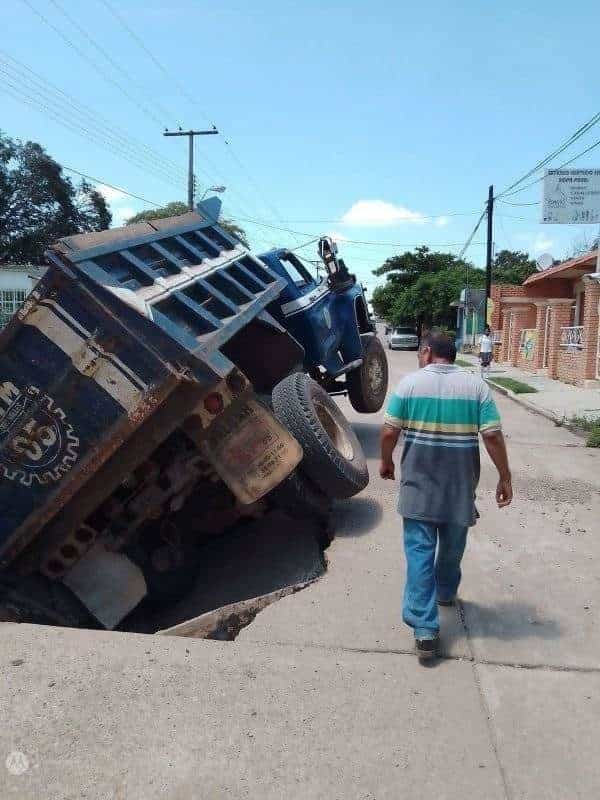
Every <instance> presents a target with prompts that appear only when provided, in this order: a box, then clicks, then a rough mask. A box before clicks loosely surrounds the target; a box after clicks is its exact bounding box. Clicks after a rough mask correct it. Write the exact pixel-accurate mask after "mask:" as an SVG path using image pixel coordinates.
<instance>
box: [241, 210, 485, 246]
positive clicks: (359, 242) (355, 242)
mask: <svg viewBox="0 0 600 800" xmlns="http://www.w3.org/2000/svg"><path fill="white" fill-rule="evenodd" d="M483 216H485V212H484V214H483ZM482 219H483V217H482ZM235 221H236V222H249V223H250V224H253V225H258V226H260V227H262V228H269V229H271V230H275V231H283V232H284V233H295V234H296V235H297V236H305V237H307V238H309V239H311V241H317V240H318V239H320V238H321V235H319V234H316V233H314V232H311V233H308V232H307V231H296V230H292V229H291V228H282V227H280V226H278V225H272V224H270V223H268V222H264V221H263V220H257V219H252V218H249V217H236V218H235ZM477 227H479V226H477ZM474 235H475V231H474V232H473V236H474ZM471 238H472V237H471ZM470 243H471V242H470V241H469V244H470ZM304 244H306V243H304ZM304 244H303V245H302V246H304ZM339 244H341V245H344V246H345V245H358V246H361V247H418V246H419V245H422V244H423V241H420V242H389V241H383V242H381V241H365V240H361V239H346V238H344V239H340V240H339ZM461 244H462V241H460V242H436V243H435V247H458V246H459V245H461ZM476 244H478V245H479V244H483V243H482V242H476Z"/></svg>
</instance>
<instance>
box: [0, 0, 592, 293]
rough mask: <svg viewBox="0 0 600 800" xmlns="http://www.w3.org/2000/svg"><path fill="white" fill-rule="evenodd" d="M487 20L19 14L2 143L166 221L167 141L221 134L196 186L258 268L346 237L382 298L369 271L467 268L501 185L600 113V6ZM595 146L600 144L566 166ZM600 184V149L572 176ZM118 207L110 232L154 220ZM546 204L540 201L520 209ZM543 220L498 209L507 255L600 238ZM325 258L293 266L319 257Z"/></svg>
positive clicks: (478, 257)
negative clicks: (63, 109) (412, 263)
mask: <svg viewBox="0 0 600 800" xmlns="http://www.w3.org/2000/svg"><path fill="white" fill-rule="evenodd" d="M111 7H112V8H114V9H116V10H117V12H118V14H120V15H121V17H122V19H123V20H124V21H125V22H126V24H127V25H129V26H130V27H131V28H132V29H133V30H134V31H135V33H136V35H137V36H138V37H139V38H140V40H141V42H142V43H143V45H144V47H145V48H146V50H147V51H144V50H143V49H142V48H141V47H140V45H139V44H138V43H136V41H134V39H132V38H131V37H130V35H129V34H128V33H127V31H126V30H125V29H124V28H123V26H122V25H121V24H120V23H119V21H118V20H117V19H116V18H115V16H113V15H112V14H111V12H110V8H111ZM33 9H35V10H37V12H38V13H39V14H42V15H43V16H44V17H45V18H46V19H47V20H48V22H49V23H50V25H52V26H54V27H55V28H56V29H57V30H59V31H61V32H62V34H63V36H66V37H67V38H68V39H69V41H70V42H71V44H70V45H69V44H68V43H66V42H65V41H64V39H63V38H61V36H60V35H59V34H57V32H56V31H55V30H53V29H52V28H51V27H49V26H48V25H47V24H45V23H44V22H43V21H42V20H41V19H40V17H39V15H38V14H36V13H35V12H34V10H33ZM483 9H484V5H483V4H482V3H477V2H473V1H469V2H464V0H463V2H456V3H448V2H439V1H438V0H434V2H429V3H421V4H410V5H408V4H404V3H393V2H382V1H381V0H372V1H371V2H368V3H366V2H357V1H356V0H350V2H345V3H331V2H330V3H326V4H323V3H321V2H316V0H302V2H294V3H292V2H286V0H283V2H277V3H275V2H273V1H272V0H255V2H254V3H247V2H243V1H242V0H235V2H222V3H219V4H214V3H211V4H209V3H205V2H191V0H173V2H161V1H160V0H144V2H141V0H120V2H118V0H88V2H86V3H81V2H77V3H76V2H74V1H73V0H9V2H7V3H6V4H5V5H4V7H3V22H4V31H3V37H2V43H1V45H0V70H1V71H0V88H1V87H2V86H3V87H4V89H5V91H4V92H0V103H1V106H0V108H1V111H2V113H1V116H0V127H1V128H2V129H3V130H4V131H5V132H6V133H8V134H9V135H12V136H15V137H20V138H24V139H25V138H30V139H34V140H37V141H39V142H41V143H42V144H43V145H44V146H45V147H46V148H47V149H48V151H49V152H50V153H51V154H52V155H53V156H54V157H56V158H57V159H58V160H59V161H61V162H62V163H64V164H66V165H68V166H71V167H74V168H76V169H78V170H80V171H82V172H85V173H89V174H90V175H93V176H96V177H98V178H100V179H102V180H103V181H107V182H110V183H113V184H115V185H118V186H122V187H124V188H126V189H127V190H129V191H131V192H133V193H135V194H138V195H140V196H141V197H144V198H147V199H148V200H150V201H152V202H154V203H164V202H167V201H169V200H173V199H185V174H184V173H185V168H186V149H185V148H186V142H185V140H183V139H167V138H164V137H163V136H161V130H162V128H163V127H164V126H168V127H170V128H174V127H176V126H177V125H178V124H181V125H183V126H186V127H189V126H193V127H202V126H206V125H207V124H209V123H211V122H214V123H216V124H217V126H218V127H219V128H220V129H222V131H223V132H224V135H220V136H212V137H206V138H205V139H204V140H201V141H199V142H198V144H197V148H196V151H197V166H198V170H197V174H198V179H199V182H200V186H201V187H202V188H204V187H205V186H207V185H211V184H224V185H226V186H227V191H226V192H225V194H224V195H223V199H224V203H225V209H226V213H227V214H228V215H230V216H232V217H235V218H236V219H238V220H239V221H240V224H242V225H243V226H244V227H246V229H247V230H248V232H249V233H250V236H251V238H252V240H253V241H254V242H255V243H256V245H257V249H266V248H267V247H269V246H271V245H273V244H277V245H280V246H297V245H298V244H300V243H302V242H304V241H307V240H308V239H309V238H310V236H311V235H318V234H320V233H323V232H334V233H336V234H337V235H338V236H339V237H340V247H341V250H342V253H343V255H344V256H345V258H346V261H347V263H348V264H349V265H350V266H351V267H352V268H353V269H354V270H355V271H356V272H357V274H358V275H359V276H360V277H361V279H363V280H364V281H365V282H366V283H367V284H368V285H369V286H371V287H372V286H373V285H374V284H375V282H376V280H375V279H374V278H373V276H372V275H371V270H372V269H373V268H374V267H376V266H378V265H379V264H381V263H382V262H383V261H384V260H385V258H387V257H388V256H390V255H393V254H394V253H397V252H402V251H403V250H404V249H407V248H409V247H411V246H413V245H416V244H419V243H426V244H428V245H430V246H431V247H439V248H440V249H445V250H450V251H453V252H458V250H460V246H461V243H462V242H464V240H465V239H466V238H467V236H468V234H469V232H470V230H471V229H472V227H473V225H474V223H475V221H476V219H477V217H478V215H479V213H480V210H481V208H482V207H483V203H484V201H485V198H486V196H487V187H488V185H489V184H490V183H493V184H494V185H495V186H496V188H497V189H502V188H504V187H505V186H507V185H508V184H510V183H512V181H513V180H515V179H516V178H518V177H520V176H521V175H522V174H523V173H524V172H526V171H527V170H528V169H529V168H530V167H531V166H533V165H534V164H535V163H536V162H537V161H539V160H540V159H541V158H542V157H543V156H545V155H546V153H548V152H550V151H551V150H553V149H554V148H555V147H556V146H557V145H558V144H559V143H560V142H561V141H563V140H564V139H565V138H566V137H567V136H568V135H569V134H570V133H571V132H572V131H573V130H575V129H576V128H577V127H578V126H579V125H580V124H581V123H582V122H584V121H585V120H587V119H588V118H589V117H591V116H592V114H594V113H595V112H596V111H597V110H598V108H599V106H600V99H599V97H598V66H597V51H598V32H599V31H600V9H599V7H598V4H597V2H596V3H595V2H593V1H592V0H583V1H582V2H580V3H578V4H577V6H576V9H575V7H574V6H572V5H571V4H566V3H564V2H560V3H559V2H556V0H551V1H550V2H544V3H541V2H539V0H538V2H537V3H529V4H527V3H524V2H522V0H520V1H519V2H516V1H515V0H510V2H506V1H505V2H501V3H499V4H496V5H495V6H492V5H491V4H485V11H484V10H483ZM63 11H66V14H67V16H65V14H64V13H63ZM77 26H79V27H77ZM86 37H87V38H86ZM101 50H102V51H104V53H105V54H108V56H109V59H110V60H108V59H107V58H106V57H105V55H103V53H102V52H101ZM78 51H79V52H78ZM148 52H149V53H151V54H152V55H154V57H155V59H157V60H158V61H159V62H160V65H161V66H158V65H157V64H156V62H155V61H153V60H152V58H151V57H150V56H149V55H148ZM81 53H83V54H84V55H85V56H86V57H87V59H92V60H93V62H94V63H93V64H92V63H89V61H88V60H85V58H82V56H81ZM11 59H16V61H14V60H11ZM7 64H8V66H7ZM22 65H26V67H28V68H29V69H31V70H34V71H35V72H36V73H38V74H39V75H41V76H42V77H43V79H44V81H48V82H51V83H52V84H53V86H55V87H57V88H59V89H60V90H62V91H63V92H65V93H67V94H68V96H69V97H68V100H65V98H64V96H62V102H63V103H65V102H66V103H67V109H68V112H69V114H70V116H69V117H67V116H66V115H65V114H62V113H61V114H60V116H61V118H63V119H65V118H66V119H67V120H68V123H69V126H70V127H68V128H65V127H63V126H61V125H60V124H59V122H58V121H57V119H56V118H55V116H56V114H57V109H58V108H59V105H60V102H61V100H60V98H59V97H57V96H56V95H55V94H53V93H52V91H51V90H48V87H47V85H46V84H42V83H40V82H39V80H38V79H37V78H33V77H32V76H31V74H30V75H29V78H30V80H29V81H26V80H25V79H24V78H23V71H22V70H23V66H22ZM163 68H164V69H163ZM165 71H166V72H165ZM9 75H10V77H8V76H9ZM172 76H176V77H175V78H174V77H172ZM31 80H35V81H37V83H36V84H35V86H37V92H36V91H35V88H34V89H32V83H31ZM119 87H121V88H119ZM7 92H8V93H7ZM18 98H20V99H18ZM23 99H25V101H26V103H24V102H23ZM74 101H76V104H75V105H74ZM77 104H85V105H86V106H87V107H88V111H86V112H84V114H86V115H87V116H82V113H81V109H80V108H79V106H78V105H77ZM40 109H41V110H40ZM96 115H99V116H100V117H102V120H98V119H97V116H96ZM82 127H83V128H84V129H85V131H84V134H83V136H82V135H81V130H80V128H82ZM117 129H118V130H117ZM115 137H116V138H115ZM132 138H134V139H135V140H136V141H135V142H132ZM598 138H600V125H599V126H597V127H596V128H595V129H593V130H592V131H591V132H590V133H589V134H588V135H587V136H586V137H585V138H582V139H580V140H579V141H578V142H577V143H576V144H575V145H574V146H573V148H571V149H570V150H569V151H567V153H566V154H565V156H564V157H563V158H565V159H566V157H568V156H569V155H571V154H573V155H574V154H575V153H577V152H579V151H580V150H583V149H584V148H585V147H586V146H587V145H588V144H591V143H593V142H594V141H595V140H597V139H598ZM107 140H108V141H107ZM226 141H228V142H229V143H230V144H229V146H228V145H227V144H226V143H225V142H226ZM148 148H152V150H150V149H148ZM559 163H561V162H560V161H558V162H556V164H555V165H556V166H558V164H559ZM599 165H600V147H599V148H598V149H597V150H595V151H594V152H592V153H590V154H589V155H588V156H586V157H584V158H582V159H580V160H579V161H578V162H577V166H596V167H597V166H599ZM105 191H106V194H107V196H108V198H109V199H110V201H111V204H112V209H113V212H114V215H115V220H116V221H118V220H119V219H122V218H123V217H124V216H127V215H128V214H130V213H132V212H135V211H138V210H141V209H144V208H148V207H149V206H148V205H147V204H145V203H143V202H141V201H139V200H135V199H133V198H131V197H127V196H125V195H119V194H118V193H116V192H114V191H112V190H105ZM540 195H541V189H540V185H539V184H538V185H537V186H535V187H532V188H531V189H529V190H527V191H524V192H521V193H520V194H518V195H515V196H513V197H511V198H510V199H511V201H514V202H518V203H534V202H536V201H539V200H540ZM539 213H540V212H539V206H536V205H523V206H508V205H501V204H498V207H497V218H496V225H495V236H494V238H495V244H496V248H497V249H501V248H505V247H509V248H512V249H527V250H529V251H530V252H531V253H532V254H534V255H535V254H539V253H540V252H542V251H550V252H551V253H552V254H553V255H554V256H555V257H562V256H564V255H565V254H567V253H568V252H569V251H570V249H571V246H572V244H573V242H574V241H575V240H581V239H583V238H584V237H585V236H586V235H587V237H588V238H591V237H592V236H593V235H595V233H596V230H595V229H594V228H593V227H590V226H558V225H554V226H547V225H541V224H539V223H538V218H539ZM249 219H252V220H260V222H261V223H263V224H260V225H259V224H255V223H251V222H249V221H248V220H249ZM266 225H270V226H273V227H274V228H289V229H292V230H294V231H299V232H301V233H302V234H304V235H295V236H293V235H291V234H289V233H287V232H285V231H279V230H274V229H272V228H268V227H265V226H266ZM344 237H345V238H346V239H351V240H354V241H360V242H376V243H377V244H353V243H349V242H345V241H344ZM483 241H484V235H483V230H482V231H481V233H480V234H479V235H477V236H476V238H475V241H474V244H473V246H472V247H471V249H470V250H469V253H468V255H469V256H470V257H471V259H472V260H473V261H474V262H475V263H477V264H480V265H481V264H483V260H484V252H485V250H484V247H483V244H482V243H483ZM389 243H391V244H389ZM314 248H315V246H314V245H310V246H309V247H306V248H304V249H303V250H301V251H300V252H301V253H303V254H305V255H306V256H308V257H310V258H314V257H315V249H314Z"/></svg>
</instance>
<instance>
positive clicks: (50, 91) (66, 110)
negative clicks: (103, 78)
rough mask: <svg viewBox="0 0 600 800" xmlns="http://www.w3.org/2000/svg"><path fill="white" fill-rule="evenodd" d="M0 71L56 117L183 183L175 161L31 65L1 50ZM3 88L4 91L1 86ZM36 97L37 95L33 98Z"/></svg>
mask: <svg viewBox="0 0 600 800" xmlns="http://www.w3.org/2000/svg"><path fill="white" fill-rule="evenodd" d="M0 71H1V72H2V74H3V75H4V76H5V77H7V78H9V79H11V80H12V81H13V82H14V83H17V84H18V85H17V86H14V83H13V84H9V85H11V86H12V88H13V89H14V90H15V91H16V92H17V93H19V92H23V93H25V91H27V92H28V95H26V96H27V97H28V98H29V100H32V101H34V100H37V101H38V102H40V104H41V105H44V106H45V107H46V108H48V106H46V103H48V104H50V108H51V111H52V112H53V114H55V115H56V114H59V115H60V117H61V118H62V119H64V120H65V121H68V122H70V123H72V124H74V125H79V126H80V127H82V128H84V129H85V130H86V132H87V133H93V134H94V136H95V137H97V138H98V137H101V138H102V139H103V140H105V141H107V142H108V141H110V143H111V145H113V146H114V147H118V148H119V149H120V150H126V151H127V154H128V156H129V158H132V159H134V160H135V161H136V162H139V161H140V160H143V161H144V162H145V163H147V164H149V165H151V167H152V168H153V169H154V168H158V169H160V170H162V172H163V173H165V174H166V175H168V176H169V177H170V178H172V179H175V180H177V181H180V180H181V179H182V177H183V176H185V172H184V171H183V170H182V169H181V168H180V167H179V166H178V165H177V164H175V163H174V162H171V161H169V160H167V159H165V158H163V157H162V156H161V154H160V153H158V151H156V150H153V149H152V148H151V147H149V146H148V145H146V144H144V143H143V142H141V141H140V140H137V139H135V138H133V137H131V136H129V135H128V134H127V133H126V132H125V131H123V130H122V129H120V128H118V127H116V126H115V125H112V124H111V123H110V122H108V121H107V120H106V119H105V118H104V117H102V116H100V115H99V114H97V113H96V112H94V111H93V110H91V109H90V108H89V106H86V105H84V104H82V103H80V102H78V101H77V100H76V99H75V98H74V97H73V96H72V95H69V94H67V93H66V92H64V91H63V90H62V89H60V88H59V87H57V86H55V85H54V84H52V83H50V82H49V81H47V80H45V79H44V78H43V77H42V76H41V75H39V74H38V73H36V72H35V71H34V70H32V69H30V68H29V67H28V66H27V65H25V64H23V63H22V62H20V61H18V60H17V59H15V58H13V57H12V56H10V55H8V54H7V53H6V52H4V51H1V50H0ZM0 88H2V87H1V86H0ZM32 95H33V96H32Z"/></svg>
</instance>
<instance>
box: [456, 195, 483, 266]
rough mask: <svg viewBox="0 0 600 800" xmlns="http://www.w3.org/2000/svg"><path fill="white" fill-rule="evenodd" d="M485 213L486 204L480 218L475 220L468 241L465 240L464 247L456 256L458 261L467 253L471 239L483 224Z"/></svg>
mask: <svg viewBox="0 0 600 800" xmlns="http://www.w3.org/2000/svg"><path fill="white" fill-rule="evenodd" d="M487 213H488V209H487V204H486V206H485V208H484V209H483V211H482V212H481V216H480V217H479V219H478V220H477V223H476V225H475V227H474V228H473V230H472V231H471V234H470V236H469V238H468V239H467V241H466V242H465V243H464V245H463V247H462V249H461V251H460V253H459V255H458V259H459V260H460V259H461V258H462V257H463V256H464V254H465V253H466V252H467V250H468V248H469V246H470V244H471V242H472V241H473V239H474V238H475V234H476V233H477V231H478V230H479V226H480V225H481V223H482V222H483V218H484V217H485V216H486V215H487Z"/></svg>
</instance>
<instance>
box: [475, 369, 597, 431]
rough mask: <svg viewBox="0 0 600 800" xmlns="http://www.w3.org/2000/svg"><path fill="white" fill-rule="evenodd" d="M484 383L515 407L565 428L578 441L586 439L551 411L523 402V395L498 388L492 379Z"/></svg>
mask: <svg viewBox="0 0 600 800" xmlns="http://www.w3.org/2000/svg"><path fill="white" fill-rule="evenodd" d="M486 383H487V384H488V386H489V387H490V388H491V389H493V390H494V391H495V392H499V394H503V395H504V396H505V397H509V398H510V399H511V400H512V401H513V402H515V403H517V405H520V406H523V408H526V409H527V410H528V411H531V412H532V414H537V415H538V416H540V417H544V418H545V419H547V420H549V421H550V422H552V423H554V425H556V426H557V427H559V428H565V429H566V430H568V431H570V432H571V433H574V434H575V436H578V437H579V438H580V439H586V438H587V433H586V432H585V431H584V430H583V428H579V427H578V426H577V425H574V424H573V423H572V422H568V421H567V420H566V419H565V418H564V417H559V416H558V415H557V414H554V413H553V412H552V411H548V410H547V409H545V408H540V406H537V405H535V403H532V402H531V401H529V400H525V398H524V397H523V395H520V394H517V393H516V392H513V391H512V389H507V388H506V387H504V386H498V384H495V383H494V382H493V379H492V380H486Z"/></svg>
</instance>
